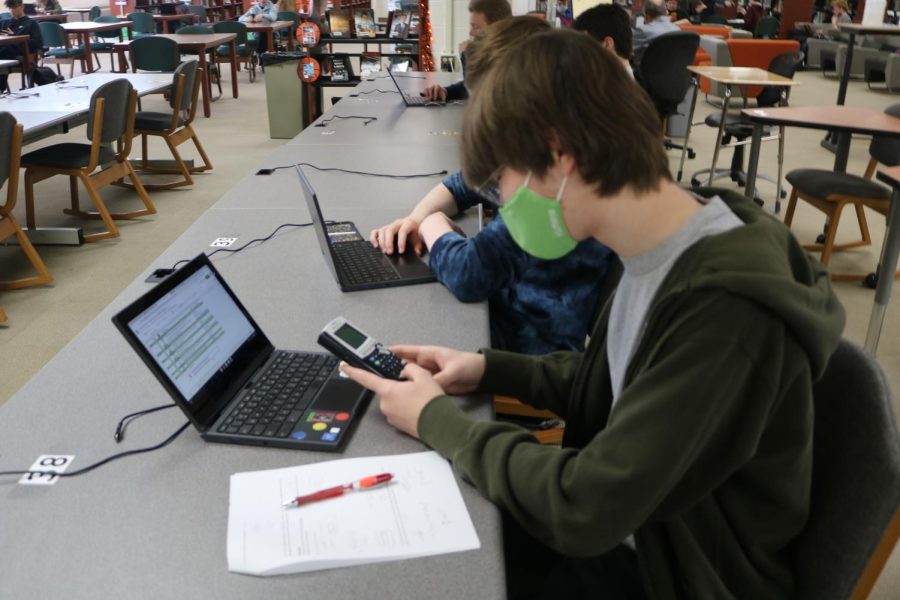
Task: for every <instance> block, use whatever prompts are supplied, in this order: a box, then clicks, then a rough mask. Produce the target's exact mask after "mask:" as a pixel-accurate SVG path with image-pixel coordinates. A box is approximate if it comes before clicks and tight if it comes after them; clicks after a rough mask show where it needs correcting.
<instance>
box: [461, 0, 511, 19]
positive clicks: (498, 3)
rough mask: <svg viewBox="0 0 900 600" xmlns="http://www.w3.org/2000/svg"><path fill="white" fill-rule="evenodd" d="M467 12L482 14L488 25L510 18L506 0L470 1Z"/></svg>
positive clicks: (509, 9)
mask: <svg viewBox="0 0 900 600" xmlns="http://www.w3.org/2000/svg"><path fill="white" fill-rule="evenodd" d="M469 12H477V13H481V14H483V15H484V20H485V21H487V22H488V25H491V24H493V23H496V22H497V21H502V20H503V19H508V18H509V17H511V16H512V8H510V6H509V2H507V1H506V0H471V1H470V2H469Z"/></svg>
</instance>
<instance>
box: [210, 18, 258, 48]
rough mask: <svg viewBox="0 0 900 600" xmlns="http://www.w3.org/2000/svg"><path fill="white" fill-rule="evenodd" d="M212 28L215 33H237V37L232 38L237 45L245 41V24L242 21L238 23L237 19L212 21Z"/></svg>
mask: <svg viewBox="0 0 900 600" xmlns="http://www.w3.org/2000/svg"><path fill="white" fill-rule="evenodd" d="M212 28H213V31H214V32H216V33H235V34H237V39H235V40H234V43H235V44H237V45H238V46H240V45H241V44H246V43H247V26H246V25H244V24H243V23H239V22H238V21H218V22H216V23H213V26H212ZM260 35H262V34H260Z"/></svg>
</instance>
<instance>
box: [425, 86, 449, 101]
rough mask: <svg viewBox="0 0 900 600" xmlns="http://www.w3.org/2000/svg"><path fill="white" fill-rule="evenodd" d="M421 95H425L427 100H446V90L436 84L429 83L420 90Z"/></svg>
mask: <svg viewBox="0 0 900 600" xmlns="http://www.w3.org/2000/svg"><path fill="white" fill-rule="evenodd" d="M422 95H423V96H425V97H426V98H427V99H429V100H434V101H437V102H446V101H447V90H446V89H445V88H443V87H441V86H439V85H437V84H435V85H429V86H428V87H427V88H425V90H424V91H423V92H422Z"/></svg>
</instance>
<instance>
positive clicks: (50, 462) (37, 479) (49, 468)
mask: <svg viewBox="0 0 900 600" xmlns="http://www.w3.org/2000/svg"><path fill="white" fill-rule="evenodd" d="M73 460H75V455H74V454H42V455H40V456H38V457H37V460H36V461H34V464H33V465H31V467H29V469H28V470H29V471H41V472H40V473H28V474H25V475H22V478H21V479H20V480H19V483H20V484H22V485H53V484H54V483H56V482H57V481H59V477H58V474H59V473H65V471H66V469H68V468H69V465H71V464H72V461H73Z"/></svg>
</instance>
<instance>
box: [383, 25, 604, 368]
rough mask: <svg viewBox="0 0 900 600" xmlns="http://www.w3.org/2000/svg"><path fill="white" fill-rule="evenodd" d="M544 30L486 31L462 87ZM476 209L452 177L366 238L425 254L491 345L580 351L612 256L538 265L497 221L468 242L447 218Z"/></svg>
mask: <svg viewBox="0 0 900 600" xmlns="http://www.w3.org/2000/svg"><path fill="white" fill-rule="evenodd" d="M547 29H549V26H548V25H547V24H546V23H545V22H544V21H540V20H538V19H535V18H534V17H513V18H511V19H505V20H503V21H500V22H499V23H496V24H495V25H492V26H491V27H490V28H488V30H487V32H486V33H485V35H484V36H483V37H481V38H479V39H478V40H477V41H474V42H472V44H471V45H470V47H469V61H468V62H469V67H468V69H469V70H468V71H467V74H466V85H467V86H468V87H469V88H470V90H471V89H473V88H474V87H475V84H477V82H478V81H479V78H480V76H481V75H483V73H484V72H486V70H487V66H488V64H489V63H490V62H492V61H495V60H497V59H499V58H500V57H501V56H502V55H503V54H504V51H505V49H506V48H507V47H508V46H510V45H511V44H512V43H513V42H514V41H517V40H521V39H522V38H523V37H525V36H528V35H532V34H534V33H539V32H542V31H546V30H547ZM476 204H483V205H485V206H488V207H491V206H492V205H491V203H490V202H489V201H488V200H486V199H484V198H482V197H480V196H479V195H478V194H477V193H475V192H473V191H472V190H470V189H468V188H467V187H466V186H465V184H464V183H463V181H462V176H461V174H459V173H457V174H454V175H451V176H450V177H448V178H447V179H445V180H444V181H443V182H442V183H440V184H438V186H437V187H435V188H434V189H433V190H431V192H429V193H428V194H427V195H426V196H425V197H424V198H423V199H422V201H421V202H419V204H418V205H417V206H416V207H415V209H413V211H412V212H411V213H410V214H409V215H408V216H406V217H404V218H401V219H397V220H396V221H394V222H393V223H391V224H389V225H385V226H384V227H382V228H380V229H376V230H373V231H372V236H371V239H372V245H373V246H376V247H380V248H382V249H383V250H384V252H385V253H387V254H391V253H393V252H394V249H395V248H394V245H395V241H394V238H395V237H396V239H397V241H396V246H397V248H396V249H397V250H398V251H399V252H404V251H405V250H406V247H407V244H411V245H412V247H413V249H414V250H415V251H416V252H417V253H418V254H423V253H424V252H425V250H426V247H427V249H428V250H429V251H430V252H431V258H430V260H429V264H430V265H431V269H432V270H433V271H434V273H435V275H436V276H437V278H438V280H439V281H440V282H441V283H443V284H444V285H445V286H446V287H447V288H448V289H449V290H450V291H451V292H452V293H453V294H454V295H455V296H456V297H457V298H459V299H460V300H462V301H463V302H481V301H484V300H487V301H488V302H489V306H490V319H491V345H492V346H493V347H495V348H500V349H504V350H512V351H516V352H521V353H525V354H545V353H547V352H553V351H554V350H575V351H579V350H583V349H584V340H585V335H586V333H587V332H588V331H589V330H590V327H591V324H592V323H591V316H592V315H593V314H594V312H595V310H596V308H597V304H598V301H599V300H600V297H601V289H602V287H603V283H604V281H605V279H606V275H607V271H608V270H609V265H610V263H611V262H612V260H613V259H614V257H613V256H612V254H611V252H610V250H609V249H608V248H607V247H606V246H603V245H602V244H600V243H599V242H596V241H594V240H586V241H584V242H581V243H580V244H578V246H577V248H576V249H575V251H573V252H572V253H570V254H568V255H567V256H565V257H563V258H561V259H558V260H542V259H539V258H535V257H533V256H531V255H529V254H527V253H526V252H524V251H523V250H522V249H521V248H519V246H518V245H516V243H515V242H514V241H513V239H512V237H511V236H510V234H509V232H508V231H507V229H506V225H504V223H503V220H502V219H501V218H500V216H499V215H495V216H494V219H493V220H492V221H491V222H490V223H488V224H487V225H486V226H485V228H484V229H483V230H482V231H481V232H479V233H478V234H477V235H475V236H474V237H472V238H466V237H465V236H464V235H462V233H461V232H460V231H459V229H458V227H457V226H456V225H455V224H454V223H453V220H452V217H453V215H456V214H458V213H460V212H462V211H464V210H466V209H468V208H471V207H473V206H475V205H476Z"/></svg>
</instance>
